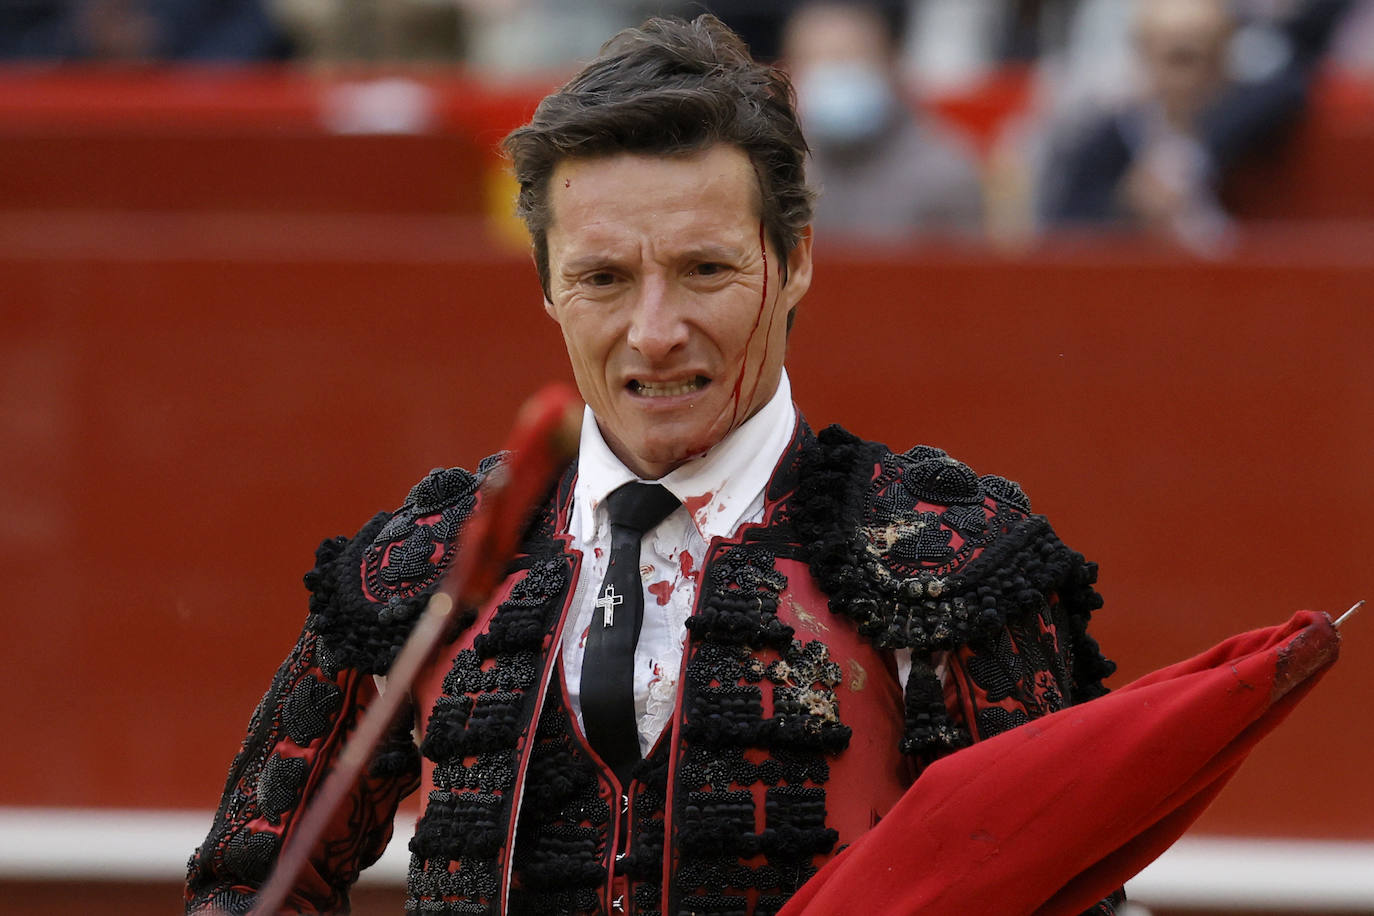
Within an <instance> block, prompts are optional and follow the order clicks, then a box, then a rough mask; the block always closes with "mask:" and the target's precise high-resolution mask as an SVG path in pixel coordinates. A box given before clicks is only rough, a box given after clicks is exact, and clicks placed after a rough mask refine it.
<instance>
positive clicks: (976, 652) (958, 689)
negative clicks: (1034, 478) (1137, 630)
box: [937, 593, 1126, 916]
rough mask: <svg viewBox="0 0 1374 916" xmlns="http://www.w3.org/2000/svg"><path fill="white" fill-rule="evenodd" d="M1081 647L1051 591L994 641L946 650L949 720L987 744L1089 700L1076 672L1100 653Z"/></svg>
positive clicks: (1110, 911)
mask: <svg viewBox="0 0 1374 916" xmlns="http://www.w3.org/2000/svg"><path fill="white" fill-rule="evenodd" d="M1082 642H1083V638H1082V635H1081V634H1080V633H1079V632H1078V631H1077V629H1076V627H1075V623H1074V622H1073V620H1072V619H1071V615H1070V614H1069V612H1068V611H1067V610H1066V609H1065V607H1064V604H1063V602H1061V600H1060V598H1059V596H1058V595H1057V594H1054V593H1051V594H1050V595H1049V596H1048V597H1047V598H1046V599H1045V600H1044V602H1043V603H1042V604H1041V606H1040V608H1039V609H1038V610H1034V611H1030V612H1027V613H1023V614H1022V615H1019V616H1017V617H1015V618H1009V619H1008V620H1007V622H1006V625H1005V626H1004V627H1003V628H1002V629H1001V630H1000V632H998V633H997V634H996V636H995V637H993V638H992V639H989V640H987V641H986V642H983V643H981V644H980V645H978V646H977V647H975V646H972V645H968V646H963V647H961V648H959V649H958V650H954V651H951V652H947V653H942V655H941V657H940V659H939V660H938V668H937V671H938V673H939V674H940V675H941V682H942V683H943V684H944V687H945V705H946V708H947V709H948V711H949V715H950V718H951V719H952V720H953V721H954V722H955V723H957V724H958V725H959V726H961V727H962V728H964V729H965V730H966V731H967V733H968V735H969V737H970V739H971V740H973V741H982V740H985V739H987V738H991V737H992V736H993V735H997V734H1000V733H1002V732H1004V731H1007V730H1008V729H1011V728H1015V727H1016V726H1018V725H1023V724H1025V723H1026V722H1029V721H1030V720H1032V719H1036V718H1039V717H1040V716H1044V715H1048V714H1049V713H1052V712H1056V711H1058V710H1060V709H1063V708H1064V707H1066V706H1072V705H1073V704H1074V703H1076V702H1080V701H1082V700H1085V699H1091V696H1080V695H1078V694H1079V693H1082V692H1085V691H1082V690H1081V688H1080V687H1076V686H1075V684H1076V682H1078V681H1079V680H1080V679H1079V678H1076V677H1075V674H1076V673H1079V672H1076V668H1082V667H1084V666H1085V664H1092V665H1094V666H1096V664H1097V660H1098V658H1099V657H1100V656H1098V655H1097V654H1096V651H1095V650H1096V644H1095V643H1093V644H1092V649H1093V654H1092V656H1091V657H1089V658H1087V659H1084V660H1083V661H1082V662H1080V661H1079V660H1078V659H1077V658H1076V657H1075V645H1081V644H1082ZM1094 670H1096V668H1095V669H1094ZM1099 683H1100V682H1099ZM1086 692H1089V693H1091V694H1092V695H1097V693H1098V692H1100V691H1097V690H1093V691H1086ZM1064 765H1065V766H1074V765H1076V764H1075V762H1074V761H1065V762H1064ZM1125 902H1126V894H1125V891H1124V890H1117V891H1116V892H1114V893H1113V894H1112V895H1111V896H1110V897H1108V898H1107V899H1105V900H1103V901H1101V902H1100V903H1098V904H1097V905H1095V906H1094V907H1093V908H1092V909H1090V910H1087V911H1086V912H1085V913H1084V914H1083V916H1114V914H1116V913H1118V912H1119V911H1120V910H1121V908H1122V907H1123V906H1124V904H1125Z"/></svg>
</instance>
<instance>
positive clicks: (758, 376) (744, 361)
mask: <svg viewBox="0 0 1374 916" xmlns="http://www.w3.org/2000/svg"><path fill="white" fill-rule="evenodd" d="M759 256H760V257H761V258H762V259H763V292H762V293H761V294H760V295H759V313H758V314H757V315H756V316H754V326H753V327H752V328H750V329H749V337H748V338H747V339H746V340H745V341H744V353H743V355H741V357H740V363H739V374H738V375H737V376H735V387H734V388H733V389H731V392H730V399H731V401H732V402H733V404H734V406H733V407H732V408H731V411H730V426H729V429H734V428H735V423H736V422H737V421H738V420H739V411H740V399H741V397H742V395H743V389H744V372H745V370H746V369H747V368H748V366H749V348H750V347H752V346H753V345H754V335H755V334H757V333H758V330H759V325H761V324H762V323H763V312H764V309H766V308H767V307H768V246H767V245H765V244H764V235H763V220H759ZM769 324H772V322H771V321H770V322H769ZM768 337H769V335H767V334H765V335H764V339H763V356H762V357H761V358H760V359H759V364H758V368H757V369H756V371H755V372H754V387H753V389H752V390H751V391H750V392H749V400H750V402H752V401H753V400H754V395H756V394H758V391H759V383H760V382H761V381H763V368H764V366H765V365H766V364H767V362H768V344H769V340H768ZM745 419H748V418H747V417H746V418H745Z"/></svg>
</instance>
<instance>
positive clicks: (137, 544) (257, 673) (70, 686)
mask: <svg viewBox="0 0 1374 916" xmlns="http://www.w3.org/2000/svg"><path fill="white" fill-rule="evenodd" d="M54 231H55V230H54V228H53V227H52V226H49V227H48V232H49V233H52V232H54ZM16 235H17V233H16V231H14V230H13V227H11V231H10V232H9V233H6V232H4V231H3V229H2V228H0V252H5V251H8V252H10V253H9V254H3V253H0V289H2V290H3V291H4V300H3V301H4V305H3V319H4V326H5V328H6V334H5V337H4V342H3V344H0V353H2V354H3V357H2V358H0V366H3V370H0V372H3V375H2V376H0V378H3V385H0V390H3V392H4V395H3V410H0V417H3V427H4V428H3V439H2V440H0V441H3V443H4V444H3V447H0V481H3V483H0V493H3V498H4V506H5V509H4V512H3V516H0V574H3V577H4V580H5V581H7V582H10V583H13V586H14V591H13V594H14V595H15V596H16V598H17V599H18V600H15V601H14V602H13V603H12V605H11V611H10V613H9V615H8V619H9V625H8V627H7V630H8V631H9V635H8V638H7V639H6V640H5V642H4V649H3V652H4V656H5V658H4V670H5V671H6V672H7V675H8V677H9V679H10V682H11V684H12V685H14V688H15V689H11V690H9V691H6V692H5V694H4V696H5V699H4V700H3V703H4V715H3V721H5V722H6V723H7V726H8V729H9V731H10V736H11V740H10V742H9V747H8V750H7V751H6V753H5V755H4V757H3V762H2V763H0V786H3V789H2V790H0V803H3V804H44V805H138V806H173V807H202V806H208V805H210V804H212V803H213V801H214V799H215V798H216V795H217V792H218V790H219V787H220V782H221V780H222V778H223V774H224V772H225V769H226V767H227V765H228V761H229V759H230V757H231V755H232V753H233V751H234V749H235V746H236V744H237V741H238V740H239V738H240V733H241V729H242V728H243V725H244V723H245V722H246V719H247V716H248V713H249V712H250V711H251V709H252V707H253V705H254V703H255V702H256V700H257V698H258V696H259V694H260V693H261V691H262V690H263V689H264V687H265V686H266V683H267V681H268V679H269V678H270V676H271V673H272V670H273V669H274V667H275V665H276V663H277V662H278V660H279V659H280V657H281V656H282V655H284V653H285V651H286V649H287V648H288V647H289V646H290V644H291V641H292V639H293V638H294V635H295V633H296V631H297V629H298V627H299V626H300V623H301V621H302V619H303V615H304V607H305V601H304V598H305V593H304V591H303V589H302V587H301V586H300V584H299V576H300V575H301V573H303V572H304V571H305V569H307V568H308V567H309V566H310V555H311V551H312V550H313V548H314V546H315V544H316V543H317V542H318V540H319V539H320V538H322V537H325V536H329V535H334V534H338V533H351V532H352V531H353V530H354V529H356V528H357V527H358V526H360V525H361V524H362V523H363V522H364V521H365V520H366V519H367V518H368V517H369V516H370V515H371V514H372V513H373V512H375V511H377V510H379V509H383V508H389V507H393V506H394V505H396V504H397V503H398V502H399V501H400V500H401V499H402V498H403V497H404V494H405V491H406V489H407V488H408V487H409V486H410V484H411V483H413V482H414V481H415V480H416V479H418V478H419V477H420V476H421V475H422V474H423V473H424V472H425V471H426V470H428V469H429V468H430V467H432V466H436V465H440V464H454V463H461V464H469V465H470V464H471V463H472V462H474V461H475V460H476V459H477V458H479V457H480V456H481V455H482V454H484V453H485V452H486V451H488V450H490V449H493V448H495V447H496V446H497V445H498V444H499V442H500V440H501V437H502V435H503V433H504V429H505V427H506V425H507V423H508V422H509V419H510V417H511V415H512V413H513V411H514V410H515V408H516V405H517V404H518V403H519V402H520V400H521V398H522V397H523V396H524V395H526V394H527V393H528V392H530V391H531V390H532V389H533V388H534V387H535V386H536V385H538V384H539V383H540V382H542V381H544V380H547V379H551V378H561V377H563V376H564V375H566V372H565V369H564V367H563V357H562V353H561V343H560V340H559V338H558V335H557V332H556V328H555V327H554V326H553V325H552V323H551V322H549V321H548V320H547V319H545V318H544V316H543V313H542V310H541V309H540V307H539V300H538V292H537V287H536V285H535V282H534V280H533V277H532V273H531V271H530V270H529V268H528V267H527V265H526V263H525V262H524V260H523V259H521V258H511V257H500V256H493V254H492V252H490V251H485V252H481V253H480V254H478V255H473V254H464V253H463V252H462V246H460V245H455V246H454V248H453V250H452V252H451V253H450V254H449V255H448V256H445V257H439V256H435V255H433V253H432V252H428V251H426V250H425V248H424V243H423V240H417V246H416V247H417V248H418V249H420V250H419V253H418V254H417V255H416V256H415V257H412V258H402V257H398V256H395V255H394V254H391V253H386V252H384V253H383V254H380V255H379V254H377V253H375V252H373V251H370V250H369V248H368V246H367V245H358V246H356V247H353V248H345V247H342V246H340V247H339V248H337V249H336V250H335V251H334V252H333V255H334V256H331V257H327V256H324V255H321V254H317V255H316V256H314V257H296V256H291V257H286V258H270V257H253V256H251V252H252V251H253V250H255V246H256V245H257V244H258V243H257V242H255V241H254V240H252V239H245V240H244V244H243V246H242V250H240V249H234V248H230V249H226V248H224V247H221V248H220V252H221V253H220V254H219V255H218V256H214V255H207V254H206V253H205V251H204V250H203V249H202V248H201V247H200V246H198V245H197V244H196V243H195V242H194V240H185V241H183V242H181V243H175V242H172V241H170V239H171V238H172V236H171V235H169V236H168V239H169V241H168V242H167V244H166V245H165V246H164V247H163V249H162V251H161V253H160V254H152V253H150V252H146V251H140V250H139V249H138V246H137V245H136V244H132V243H128V241H127V240H128V239H130V238H135V239H136V238H137V236H138V233H137V232H136V231H129V232H125V233H123V234H122V237H121V235H120V234H116V233H114V232H111V233H110V235H109V237H108V238H107V240H106V243H105V245H104V246H103V247H101V246H94V245H91V246H88V247H86V248H85V249H83V250H80V251H79V252H77V253H75V254H70V255H66V256H60V257H59V256H56V255H52V256H46V255H42V254H41V252H39V251H36V250H34V246H30V250H29V253H28V254H27V255H24V254H19V255H16V254H14V253H13V252H14V250H15V249H16V248H21V249H22V248H23V245H22V243H21V241H20V240H19V239H17V238H16ZM182 235H183V237H189V233H182ZM48 243H50V244H51V245H54V246H57V247H59V248H60V247H61V246H60V244H59V242H58V240H55V239H53V238H52V237H51V235H50V236H49V238H48ZM396 243H397V239H396V238H395V236H394V235H393V236H392V237H391V238H390V239H389V241H388V244H387V245H386V246H383V248H384V249H387V252H389V249H390V248H392V247H394V246H395V245H396ZM127 244H132V247H133V249H134V251H135V254H134V255H133V256H130V255H129V254H128V251H127V250H126V245H127ZM817 272H818V276H817V282H816V286H815V289H814V291H813V292H812V294H811V295H810V296H809V297H808V299H807V300H806V301H805V303H804V305H803V309H804V312H803V314H802V316H801V318H800V320H799V322H798V325H797V329H796V332H795V336H794V341H793V352H792V353H791V355H790V366H791V372H792V374H793V377H794V382H795V388H796V394H797V398H798V401H799V403H800V404H801V406H802V408H803V410H804V411H805V412H806V413H807V415H808V416H809V417H810V419H811V421H812V422H813V424H816V425H820V424H825V423H829V422H831V421H837V420H839V421H843V422H844V423H845V424H846V425H848V426H849V427H850V428H852V429H854V430H855V431H857V432H859V433H861V434H863V435H866V436H870V437H874V438H879V439H884V440H887V441H889V442H890V443H892V444H894V445H898V446H905V445H908V444H912V443H915V442H928V443H935V444H939V445H941V446H943V447H945V448H947V449H948V450H950V451H951V453H952V454H954V455H956V456H958V457H961V458H963V459H964V460H966V461H969V462H970V463H972V464H973V465H974V466H975V468H977V469H979V470H980V471H984V472H997V473H1004V474H1008V475H1010V476H1013V477H1016V478H1017V479H1019V480H1020V481H1021V482H1022V483H1023V485H1024V486H1025V488H1026V490H1027V492H1028V493H1030V495H1031V497H1032V499H1033V500H1034V502H1035V505H1036V508H1037V509H1038V510H1040V511H1044V512H1046V513H1048V514H1049V515H1050V516H1051V517H1052V518H1053V519H1054V520H1055V522H1056V525H1057V527H1058V529H1059V530H1060V532H1061V534H1062V536H1063V537H1064V538H1065V539H1066V540H1067V541H1069V542H1070V543H1071V544H1073V545H1075V546H1077V547H1078V548H1079V549H1081V550H1083V551H1084V552H1085V553H1087V554H1089V555H1090V556H1091V557H1092V558H1095V559H1097V560H1098V561H1100V562H1101V564H1102V568H1103V575H1102V581H1101V588H1102V591H1103V592H1104V593H1105V595H1106V596H1107V599H1108V605H1107V608H1106V609H1105V610H1104V611H1103V612H1102V613H1101V615H1100V617H1099V622H1098V624H1097V627H1096V629H1097V632H1098V635H1099V637H1100V638H1101V640H1102V642H1103V644H1104V645H1105V646H1106V647H1107V649H1108V650H1109V653H1110V654H1111V655H1113V656H1115V657H1116V658H1117V659H1119V660H1120V662H1121V666H1122V673H1121V675H1119V678H1120V680H1121V682H1124V680H1125V679H1129V678H1130V677H1133V676H1134V675H1137V674H1139V673H1142V672H1144V671H1146V670H1148V669H1150V668H1153V667H1156V666H1158V665H1161V664H1164V663H1166V662H1169V661H1171V660H1174V659H1176V658H1178V657H1181V656H1183V655H1186V654H1191V653H1192V652H1194V651H1198V650H1201V649H1202V648H1204V647H1206V646H1208V645H1210V644H1211V643H1212V642H1213V641H1215V640H1217V639H1219V638H1220V637H1222V636H1224V635H1226V634H1228V633H1230V632H1231V631H1233V630H1237V629H1241V628H1246V627H1250V626H1256V625H1262V624H1267V623H1270V622H1275V621H1277V620H1279V619H1281V618H1283V617H1285V616H1286V615H1287V614H1288V613H1289V611H1290V610H1291V609H1293V608H1297V607H1317V608H1321V609H1326V610H1332V611H1334V610H1339V609H1344V608H1345V607H1346V606H1348V605H1349V604H1350V603H1351V602H1353V601H1354V600H1355V599H1356V598H1359V597H1361V596H1363V595H1366V594H1368V593H1369V588H1370V579H1369V572H1368V570H1369V565H1368V564H1369V561H1368V558H1369V557H1370V555H1371V548H1374V533H1372V532H1371V527H1370V525H1369V519H1370V518H1371V517H1374V485H1372V484H1371V481H1370V476H1369V473H1368V456H1369V455H1370V454H1371V453H1374V431H1372V430H1371V424H1370V422H1369V420H1370V415H1371V411H1370V409H1371V406H1372V405H1374V380H1372V379H1371V377H1370V373H1369V370H1368V351H1369V343H1370V341H1371V340H1372V339H1374V309H1371V305H1372V304H1374V303H1371V300H1370V291H1371V289H1374V264H1371V263H1369V262H1366V263H1363V264H1356V263H1347V264H1344V265H1321V264H1300V263H1290V264H1287V265H1270V264H1265V263H1259V262H1257V261H1252V260H1249V259H1240V260H1238V261H1236V262H1234V263H1226V264H1205V263H1197V262H1190V261H1188V260H1185V259H1182V258H1174V257H1165V258H1158V259H1156V258H1150V257H1144V256H1139V255H1126V254H1111V253H1099V254H1096V255H1088V254H1083V255H1074V256H1060V257H1057V258H1056V257H1049V256H1047V257H1045V258H1027V259H1023V260H1004V259H1000V258H998V257H996V256H992V255H964V256H950V257H940V256H934V255H921V254H919V253H917V252H904V253H902V254H901V255H900V256H898V255H897V254H896V253H894V254H893V256H892V257H888V258H883V259H877V260H875V259H871V258H868V259H860V258H858V257H851V256H842V255H840V254H831V255H829V256H822V257H821V258H820V259H819V262H818V268H817ZM1360 623H1361V624H1364V625H1365V626H1360V625H1357V626H1355V627H1354V632H1353V634H1352V639H1351V640H1350V645H1349V647H1348V649H1347V652H1346V655H1347V657H1346V659H1345V660H1344V661H1343V662H1342V664H1341V665H1340V666H1339V667H1338V668H1337V669H1336V670H1335V671H1334V672H1333V673H1332V674H1331V675H1330V676H1329V678H1328V680H1327V683H1326V684H1324V685H1323V686H1322V688H1321V689H1320V690H1318V691H1317V692H1316V694H1315V695H1314V696H1313V697H1312V698H1311V699H1310V700H1309V701H1308V702H1307V704H1306V705H1305V707H1304V708H1302V709H1300V710H1299V712H1298V713H1297V714H1296V715H1295V716H1294V717H1293V720H1292V721H1291V723H1290V724H1288V725H1286V726H1285V727H1284V728H1283V729H1282V730H1281V731H1280V732H1279V733H1278V734H1277V735H1276V736H1274V737H1273V738H1272V739H1270V740H1269V741H1268V742H1267V743H1266V744H1265V745H1264V746H1262V747H1261V749H1260V750H1259V751H1258V752H1257V753H1256V755H1255V757H1254V759H1253V760H1252V761H1251V762H1250V764H1248V765H1247V767H1246V768H1245V769H1244V770H1242V772H1241V774H1240V776H1239V777H1238V778H1237V780H1236V782H1235V784H1234V786H1233V787H1232V788H1231V789H1230V790H1228V792H1227V793H1225V794H1224V795H1223V796H1222V798H1221V800H1220V801H1219V802H1218V803H1217V805H1216V806H1215V807H1214V808H1213V810H1212V812H1211V813H1210V814H1209V815H1208V816H1207V817H1206V819H1205V820H1204V826H1205V827H1206V828H1207V829H1210V830H1214V831H1222V832H1245V833H1259V834H1295V835H1313V836H1341V837H1365V838H1370V837H1374V833H1372V832H1371V827H1370V825H1371V824H1372V823H1374V818H1371V814H1374V796H1372V795H1371V787H1370V784H1369V781H1368V780H1367V779H1364V778H1363V775H1364V772H1363V771H1364V765H1363V763H1362V762H1361V761H1363V760H1367V759H1368V755H1369V752H1370V750H1371V747H1370V738H1369V734H1368V731H1367V730H1364V729H1362V728H1361V727H1360V725H1359V724H1358V723H1359V722H1360V721H1362V717H1363V715H1364V711H1365V710H1366V709H1367V708H1368V703H1369V702H1370V700H1371V699H1374V697H1371V690H1370V687H1369V680H1368V678H1367V677H1365V676H1364V674H1365V672H1367V670H1368V668H1369V665H1370V662H1371V660H1372V659H1374V648H1371V647H1374V639H1370V638H1368V637H1369V634H1368V633H1366V632H1364V630H1366V629H1368V627H1367V623H1368V622H1367V621H1361V622H1360ZM1148 765H1149V762H1148V761H1141V766H1148Z"/></svg>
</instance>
